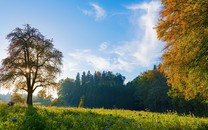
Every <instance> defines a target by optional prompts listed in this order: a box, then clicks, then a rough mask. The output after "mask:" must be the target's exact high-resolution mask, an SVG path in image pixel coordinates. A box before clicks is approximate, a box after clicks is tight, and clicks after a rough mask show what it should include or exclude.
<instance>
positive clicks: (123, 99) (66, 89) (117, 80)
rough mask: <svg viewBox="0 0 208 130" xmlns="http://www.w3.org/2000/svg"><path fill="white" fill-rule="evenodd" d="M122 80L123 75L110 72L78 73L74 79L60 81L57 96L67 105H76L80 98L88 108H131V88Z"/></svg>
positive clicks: (123, 78)
mask: <svg viewBox="0 0 208 130" xmlns="http://www.w3.org/2000/svg"><path fill="white" fill-rule="evenodd" d="M124 80H125V77H124V76H122V75H121V74H118V73H117V74H113V73H112V72H105V71H104V72H102V73H101V72H95V73H94V74H93V75H92V74H91V73H90V71H88V72H87V73H85V72H83V74H82V75H81V76H80V74H79V73H78V74H77V76H76V79H75V80H73V79H69V78H66V79H65V80H62V81H61V88H60V90H59V92H58V96H59V98H60V99H61V100H63V101H65V104H66V105H67V106H74V107H77V106H79V103H80V99H82V100H83V107H88V108H98V107H99V108H100V107H104V108H131V107H132V104H133V102H131V101H132V99H133V97H132V95H131V96H130V93H132V92H133V90H132V89H131V88H128V87H127V86H125V85H124ZM132 109H133V107H132Z"/></svg>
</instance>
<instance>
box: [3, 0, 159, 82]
mask: <svg viewBox="0 0 208 130" xmlns="http://www.w3.org/2000/svg"><path fill="white" fill-rule="evenodd" d="M160 8H161V5H160V1H159V0H61V1H58V0H18V1H17V0H0V59H2V58H4V57H6V51H5V50H6V49H7V46H8V44H9V41H8V40H6V39H5V37H6V35H7V34H8V33H10V32H11V31H12V30H13V29H14V28H16V27H23V25H24V24H30V25H31V26H32V27H35V28H37V29H39V31H40V32H41V33H42V34H43V35H45V36H46V37H47V38H49V39H51V38H53V40H54V45H55V47H56V48H57V49H59V50H60V51H62V52H63V55H64V58H63V64H64V65H63V73H62V74H61V75H60V76H59V78H66V77H70V78H75V76H76V73H77V72H80V73H82V72H83V71H88V70H90V71H91V73H94V71H112V72H114V73H117V72H118V73H121V74H122V75H124V76H125V77H126V81H130V80H133V79H134V78H135V77H136V76H138V75H139V74H140V73H141V72H143V71H145V70H148V69H152V68H153V65H154V64H158V63H159V62H160V57H161V54H162V51H161V50H162V48H163V43H161V42H159V41H158V40H157V35H156V31H155V30H154V29H153V28H154V27H155V25H156V24H157V19H158V16H159V14H158V13H159V11H160Z"/></svg>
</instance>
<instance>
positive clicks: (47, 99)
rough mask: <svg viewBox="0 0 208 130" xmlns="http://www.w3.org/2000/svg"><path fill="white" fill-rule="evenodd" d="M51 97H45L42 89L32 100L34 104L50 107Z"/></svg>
mask: <svg viewBox="0 0 208 130" xmlns="http://www.w3.org/2000/svg"><path fill="white" fill-rule="evenodd" d="M52 100H53V98H52V95H47V94H46V90H44V89H42V90H40V91H39V92H38V94H37V96H35V98H34V103H35V102H36V103H37V102H38V103H39V104H38V105H43V106H50V105H51V103H52Z"/></svg>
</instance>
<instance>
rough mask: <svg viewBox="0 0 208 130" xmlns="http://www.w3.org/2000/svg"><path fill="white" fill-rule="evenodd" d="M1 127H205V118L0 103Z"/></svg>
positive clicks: (12, 129)
mask: <svg viewBox="0 0 208 130" xmlns="http://www.w3.org/2000/svg"><path fill="white" fill-rule="evenodd" d="M0 129H1V130H6V129H8V130H27V129H28V130H41V129H45V130H58V129H60V130H69V129H70V130H140V129H141V130H150V129H152V130H154V129H155V130H158V129H163V130H168V129H177V130H178V129H187V130H190V129H204V130H205V129H208V118H197V117H192V116H178V115H177V114H176V113H170V112H169V113H167V114H159V113H151V112H143V111H130V110H106V109H84V108H56V107H34V108H32V107H31V108H28V107H26V106H21V105H15V106H10V107H9V106H7V105H6V104H3V103H0Z"/></svg>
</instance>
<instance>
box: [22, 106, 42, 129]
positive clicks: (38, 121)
mask: <svg viewBox="0 0 208 130" xmlns="http://www.w3.org/2000/svg"><path fill="white" fill-rule="evenodd" d="M38 111H39V110H38V109H37V108H35V107H31V106H29V107H27V108H26V111H25V116H24V119H23V123H22V126H21V128H20V129H21V130H42V129H44V128H45V119H44V118H45V117H44V116H42V115H40V114H39V113H38Z"/></svg>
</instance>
